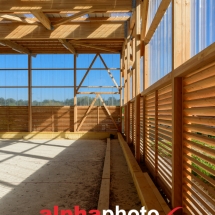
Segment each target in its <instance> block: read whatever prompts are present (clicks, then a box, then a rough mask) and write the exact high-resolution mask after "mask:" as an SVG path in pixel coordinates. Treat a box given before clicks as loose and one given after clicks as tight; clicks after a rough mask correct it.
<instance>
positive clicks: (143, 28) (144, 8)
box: [141, 0, 149, 40]
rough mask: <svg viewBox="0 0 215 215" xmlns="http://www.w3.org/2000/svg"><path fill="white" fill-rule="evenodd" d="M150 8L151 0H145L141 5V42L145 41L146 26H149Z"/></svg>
mask: <svg viewBox="0 0 215 215" xmlns="http://www.w3.org/2000/svg"><path fill="white" fill-rule="evenodd" d="M148 8H149V0H144V1H143V2H142V3H141V18H142V25H141V40H144V38H145V35H146V24H147V17H148Z"/></svg>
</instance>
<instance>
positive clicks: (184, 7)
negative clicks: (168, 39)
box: [172, 0, 191, 69]
mask: <svg viewBox="0 0 215 215" xmlns="http://www.w3.org/2000/svg"><path fill="white" fill-rule="evenodd" d="M190 1H191V0H184V1H181V0H173V4H172V7H173V13H172V17H173V22H172V23H173V28H172V29H173V35H174V37H173V41H174V44H173V45H174V47H175V48H174V50H173V51H174V69H175V68H177V67H178V66H180V65H181V64H183V63H184V62H185V61H187V60H188V59H189V58H190V7H191V6H190Z"/></svg>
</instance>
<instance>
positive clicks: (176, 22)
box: [172, 0, 190, 215]
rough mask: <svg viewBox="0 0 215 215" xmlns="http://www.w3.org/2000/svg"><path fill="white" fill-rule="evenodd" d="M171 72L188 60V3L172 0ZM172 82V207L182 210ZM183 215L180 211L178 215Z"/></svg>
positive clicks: (179, 132) (177, 84)
mask: <svg viewBox="0 0 215 215" xmlns="http://www.w3.org/2000/svg"><path fill="white" fill-rule="evenodd" d="M172 19H173V20H172V38H173V39H172V55H173V57H172V72H173V74H174V69H175V68H177V67H178V66H180V65H181V64H183V63H184V62H185V61H187V60H188V59H189V58H190V0H185V1H180V0H172ZM182 79H183V78H182V77H177V78H173V79H172V177H173V178H172V207H177V206H182V204H183V201H182V192H183V191H182V190H183V112H182V110H183V85H182ZM182 213H183V212H182V211H181V210H179V211H178V212H177V213H175V214H177V215H179V214H182Z"/></svg>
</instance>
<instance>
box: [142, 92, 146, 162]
mask: <svg viewBox="0 0 215 215" xmlns="http://www.w3.org/2000/svg"><path fill="white" fill-rule="evenodd" d="M142 129H143V131H142V132H143V140H142V141H143V162H144V163H145V157H146V152H145V96H143V128H142Z"/></svg>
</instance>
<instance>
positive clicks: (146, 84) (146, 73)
mask: <svg viewBox="0 0 215 215" xmlns="http://www.w3.org/2000/svg"><path fill="white" fill-rule="evenodd" d="M149 60H150V59H149V45H145V51H144V71H143V79H144V80H143V90H145V89H147V88H148V87H149Z"/></svg>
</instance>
